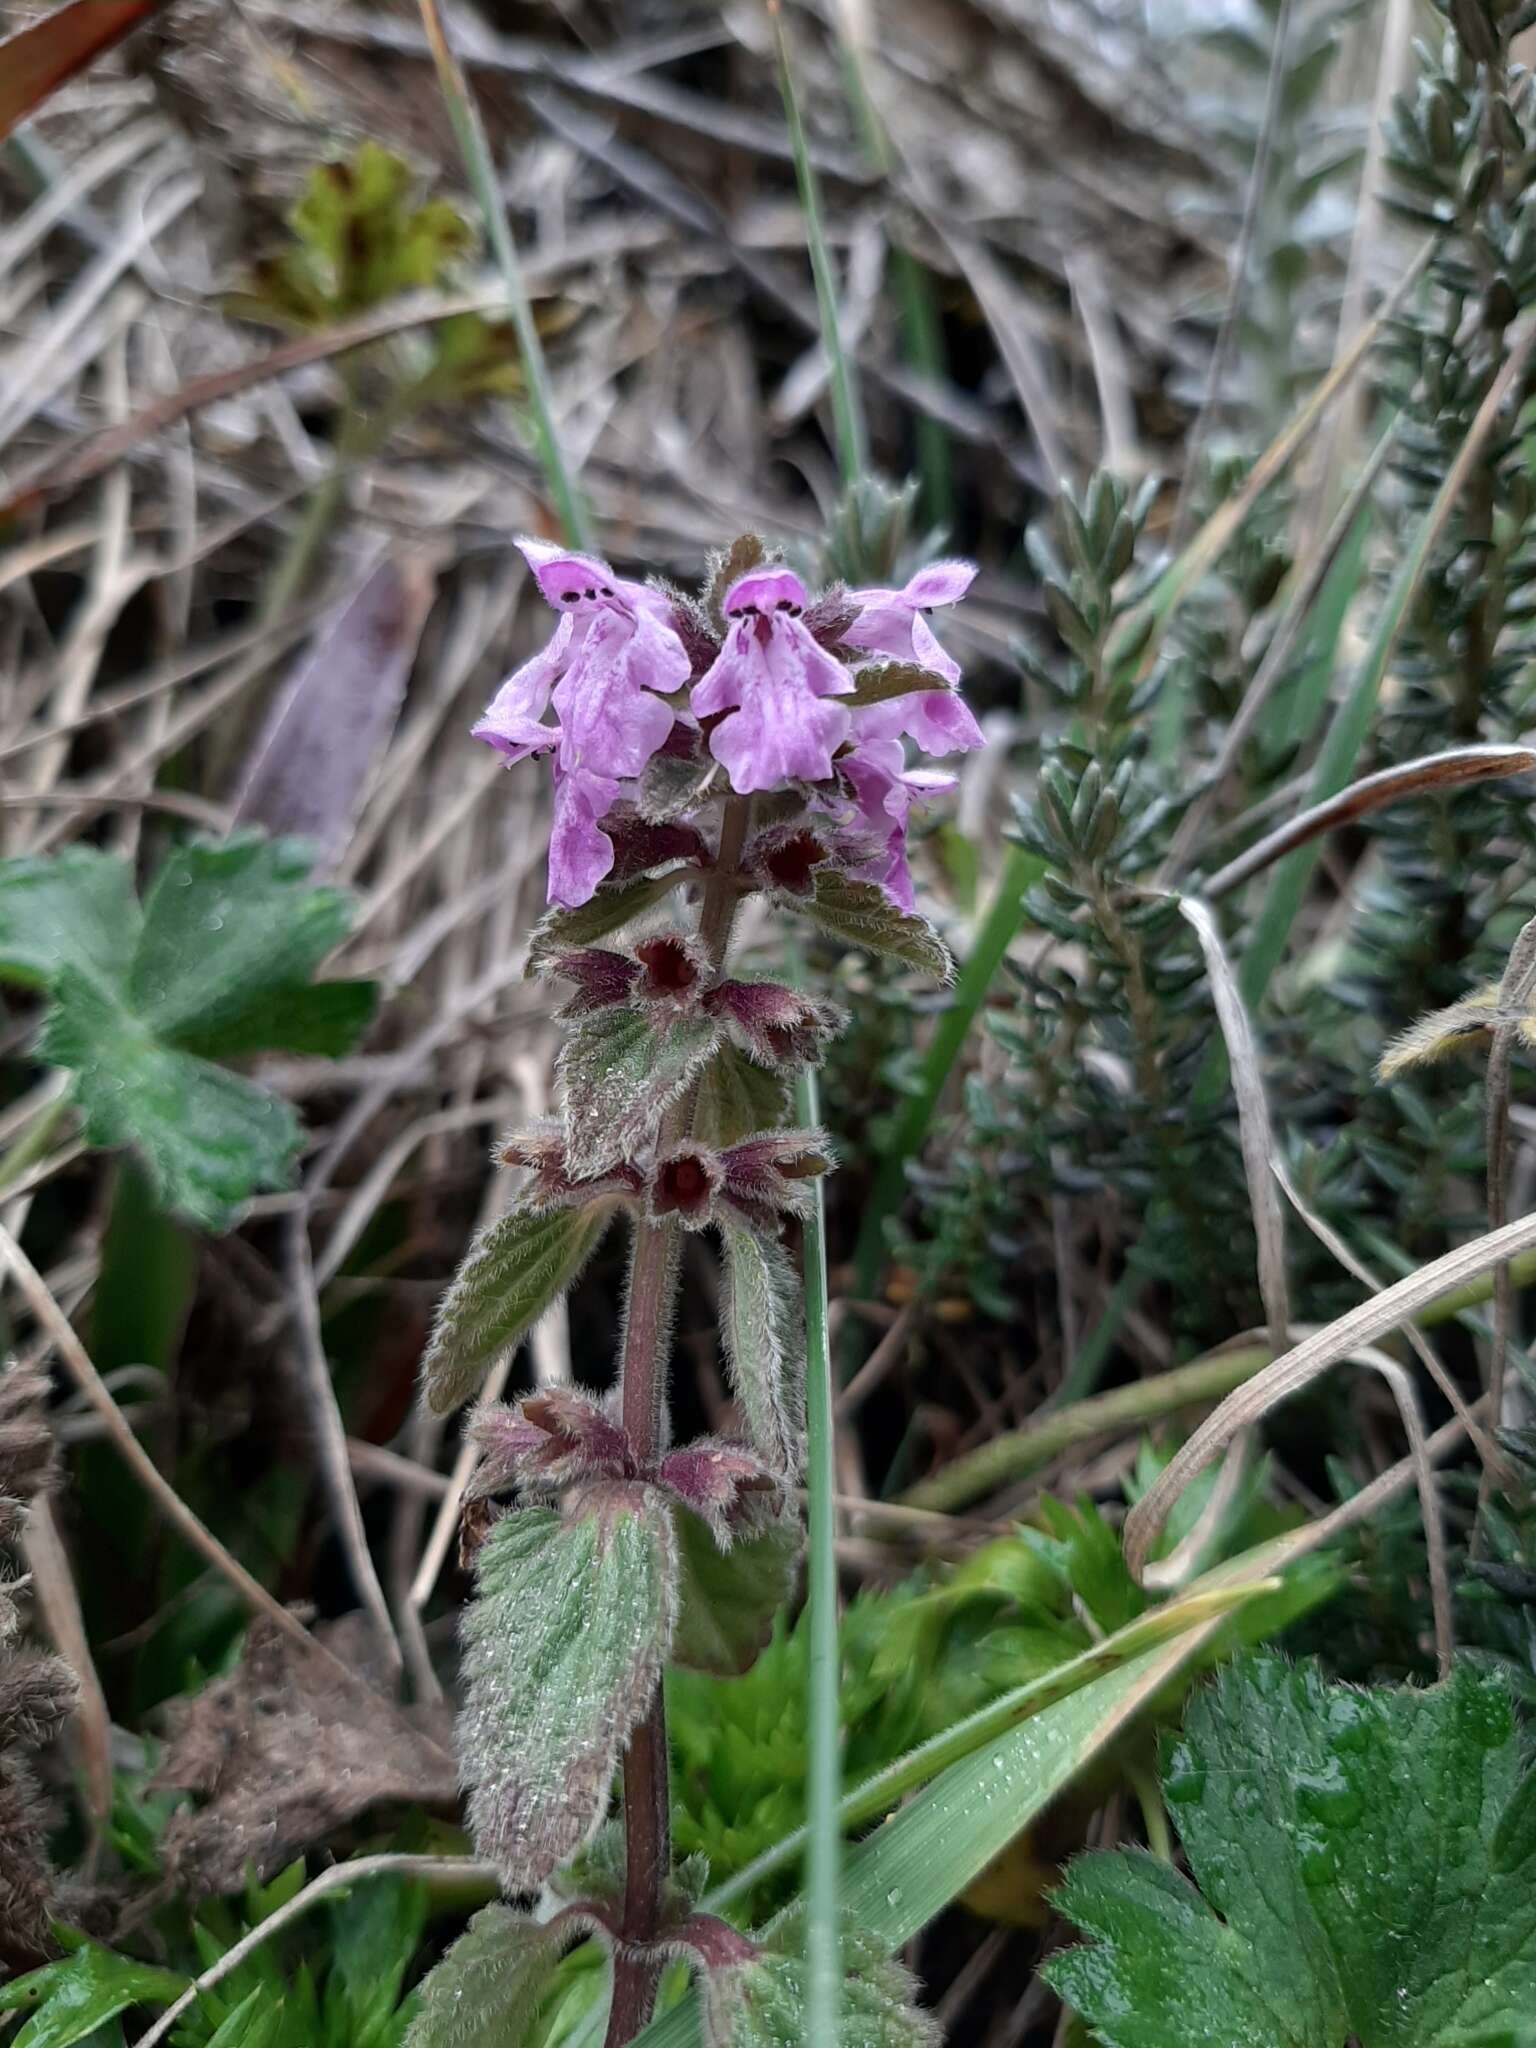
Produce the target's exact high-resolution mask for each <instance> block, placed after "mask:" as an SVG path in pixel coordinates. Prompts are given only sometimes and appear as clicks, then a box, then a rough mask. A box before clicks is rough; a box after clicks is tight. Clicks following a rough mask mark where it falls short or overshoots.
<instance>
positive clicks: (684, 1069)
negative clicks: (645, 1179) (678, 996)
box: [556, 1009, 719, 1175]
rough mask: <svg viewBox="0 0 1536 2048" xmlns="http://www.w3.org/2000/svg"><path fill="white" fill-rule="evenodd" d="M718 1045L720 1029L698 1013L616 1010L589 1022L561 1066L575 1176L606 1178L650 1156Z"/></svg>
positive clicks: (576, 1033) (570, 1042) (570, 1041)
mask: <svg viewBox="0 0 1536 2048" xmlns="http://www.w3.org/2000/svg"><path fill="white" fill-rule="evenodd" d="M718 1042H719V1027H718V1025H716V1024H715V1023H714V1022H713V1020H712V1019H710V1018H708V1017H702V1016H698V1015H693V1016H688V1015H683V1016H677V1015H670V1014H668V1013H666V1012H665V1011H662V1012H657V1011H655V1010H651V1011H639V1010H630V1009H616V1010H600V1011H598V1012H597V1013H596V1014H595V1015H593V1016H591V1017H584V1018H582V1019H581V1020H580V1022H578V1023H577V1025H576V1026H575V1028H574V1029H573V1030H572V1031H571V1033H570V1035H569V1036H568V1038H567V1039H566V1041H565V1045H564V1046H563V1048H562V1049H561V1053H560V1057H559V1060H558V1062H557V1065H556V1072H557V1073H558V1075H559V1079H560V1090H561V1095H562V1098H563V1101H564V1107H565V1157H566V1167H567V1170H568V1171H569V1172H571V1173H573V1174H578V1175H584V1174H592V1173H601V1172H602V1171H603V1170H604V1169H605V1168H606V1167H608V1166H610V1165H612V1164H613V1163H614V1161H616V1160H625V1159H632V1158H634V1156H635V1155H636V1154H637V1153H640V1152H643V1151H644V1150H645V1149H646V1147H647V1146H648V1145H650V1144H651V1143H652V1141H653V1140H654V1139H655V1136H656V1132H657V1130H658V1129H659V1127H660V1124H661V1120H662V1118H663V1116H665V1114H666V1112H667V1111H668V1109H669V1108H670V1107H671V1106H672V1104H673V1103H674V1102H675V1101H676V1100H677V1098H678V1097H679V1096H680V1095H681V1094H682V1092H683V1090H684V1089H685V1088H686V1087H687V1086H688V1084H689V1082H690V1081H692V1079H693V1077H694V1075H695V1074H697V1073H698V1071H699V1069H700V1068H701V1067H702V1066H703V1064H704V1062H705V1061H706V1060H707V1059H708V1058H709V1055H710V1054H711V1053H712V1052H713V1051H714V1049H715V1046H716V1045H717V1044H718Z"/></svg>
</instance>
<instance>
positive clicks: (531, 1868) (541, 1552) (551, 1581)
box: [459, 1487, 677, 1891]
mask: <svg viewBox="0 0 1536 2048" xmlns="http://www.w3.org/2000/svg"><path fill="white" fill-rule="evenodd" d="M476 1571H477V1580H478V1591H477V1594H476V1597H475V1599H474V1600H473V1601H472V1602H471V1604H470V1606H469V1608H468V1610H467V1612H466V1615H465V1620H464V1638H465V1645H466V1647H465V1656H464V1679H465V1692H466V1697H465V1704H464V1711H463V1713H462V1714H461V1716H460V1718H459V1754H460V1759H461V1763H462V1768H463V1774H464V1779H465V1782H466V1784H467V1785H468V1786H469V1788H470V1792H469V1820H470V1827H471V1829H472V1831H473V1834H474V1837H475V1841H476V1843H477V1845H478V1847H479V1850H480V1853H481V1854H482V1855H483V1856H486V1857H488V1858H489V1859H490V1860H491V1861H492V1862H493V1863H494V1864H495V1865H496V1867H497V1869H498V1871H499V1872H500V1873H501V1878H502V1882H503V1884H504V1885H505V1886H506V1887H507V1889H508V1890H509V1891H532V1890H534V1889H536V1888H537V1887H538V1886H539V1885H541V1884H543V1883H544V1881H545V1879H546V1878H548V1877H549V1875H550V1873H551V1872H552V1871H554V1870H555V1869H556V1868H557V1867H558V1866H559V1865H560V1864H562V1863H563V1862H565V1860H566V1859H567V1857H569V1856H571V1855H573V1854H574V1853H575V1851H576V1850H577V1849H579V1848H580V1847H581V1845H582V1843H583V1842H585V1841H586V1840H587V1839H588V1838H589V1836H590V1835H591V1834H592V1833H593V1831H594V1830H595V1829H596V1828H597V1826H598V1825H599V1823H600V1822H601V1821H602V1819H603V1816H604V1814H605V1813H606V1811H607V1807H608V1793H609V1788H610V1786H611V1784H612V1781H613V1774H614V1770H615V1767H616V1765H617V1763H618V1758H619V1755H620V1752H621V1751H622V1749H623V1746H624V1744H625V1742H626V1741H627V1740H628V1738H629V1735H630V1732H631V1730H632V1729H633V1728H634V1727H635V1725H636V1723H637V1722H638V1721H639V1720H640V1719H641V1717H642V1716H643V1715H644V1714H645V1712H646V1710H647V1708H648V1707H649V1705H650V1703H651V1699H652V1696H653V1695H654V1693H655V1690H656V1685H657V1681H658V1679H659V1677H660V1673H661V1666H662V1661H663V1659H664V1658H665V1656H666V1653H667V1646H668V1643H669V1642H670V1640H671V1635H672V1622H673V1616H674V1612H675V1608H676V1601H677V1559H676V1551H675V1540H674V1536H673V1530H672V1518H671V1515H670V1514H669V1513H668V1512H667V1511H666V1509H665V1507H664V1505H663V1504H662V1503H661V1501H660V1500H659V1498H658V1497H657V1496H656V1495H655V1494H653V1493H651V1492H650V1491H649V1489H647V1488H644V1487H632V1488H625V1489H622V1490H621V1489H619V1488H609V1489H604V1490H603V1491H602V1493H601V1494H600V1495H599V1494H598V1493H597V1492H596V1490H594V1492H593V1493H590V1494H588V1495H587V1496H585V1500H584V1504H583V1506H582V1508H580V1509H579V1510H575V1511H573V1516H572V1519H570V1520H565V1519H562V1517H561V1516H560V1515H558V1514H555V1513H554V1512H552V1511H550V1510H547V1509H534V1508H525V1509H523V1510H521V1511H520V1512H518V1513H516V1514H511V1515H507V1516H505V1517H504V1518H503V1519H502V1520H501V1521H499V1522H497V1523H496V1524H495V1526H494V1527H493V1528H492V1530H491V1532H490V1534H489V1535H488V1536H487V1538H486V1540H485V1542H484V1544H483V1545H482V1546H481V1549H480V1554H479V1558H478V1560H477V1566H476Z"/></svg>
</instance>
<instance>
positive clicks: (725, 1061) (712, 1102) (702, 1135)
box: [693, 1044, 786, 1151]
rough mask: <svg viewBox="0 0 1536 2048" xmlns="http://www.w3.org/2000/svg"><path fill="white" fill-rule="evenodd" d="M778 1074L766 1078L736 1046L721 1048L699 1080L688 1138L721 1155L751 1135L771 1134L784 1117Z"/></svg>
mask: <svg viewBox="0 0 1536 2048" xmlns="http://www.w3.org/2000/svg"><path fill="white" fill-rule="evenodd" d="M785 1106H786V1105H785V1087H784V1077H783V1075H782V1074H775V1073H770V1072H769V1070H768V1069H767V1068H766V1067H760V1066H758V1065H757V1063H756V1061H755V1060H749V1059H748V1058H747V1056H746V1054H745V1053H744V1052H743V1051H742V1050H741V1049H740V1047H739V1046H735V1045H729V1044H726V1045H722V1046H721V1047H720V1049H719V1051H718V1052H716V1053H715V1054H714V1055H713V1056H712V1057H711V1059H710V1061H709V1064H708V1066H706V1067H705V1069H704V1071H703V1073H702V1074H700V1076H699V1085H698V1090H697V1092H696V1094H695V1096H694V1100H693V1135H694V1136H695V1138H697V1139H698V1141H699V1143H700V1144H701V1145H710V1146H714V1147H716V1148H718V1149H720V1150H722V1151H723V1150H724V1149H725V1148H726V1147H727V1146H730V1145H735V1144H739V1143H740V1141H741V1140H742V1139H743V1138H745V1137H748V1136H750V1135H751V1133H752V1132H754V1131H773V1130H777V1129H778V1127H779V1126H780V1125H781V1124H782V1123H783V1121H784V1117H785Z"/></svg>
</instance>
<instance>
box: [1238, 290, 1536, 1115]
mask: <svg viewBox="0 0 1536 2048" xmlns="http://www.w3.org/2000/svg"><path fill="white" fill-rule="evenodd" d="M1533 340H1536V326H1527V327H1526V329H1525V331H1524V333H1523V334H1522V335H1521V336H1520V338H1519V339H1518V340H1517V341H1516V343H1515V345H1514V346H1513V347H1512V348H1511V350H1510V352H1509V355H1508V357H1507V359H1506V360H1505V364H1504V367H1503V369H1502V370H1501V371H1500V372H1499V375H1498V377H1497V379H1496V380H1495V382H1494V384H1493V386H1492V388H1491V389H1490V391H1489V393H1488V396H1487V397H1486V398H1485V399H1484V400H1483V403H1482V405H1481V407H1480V408H1479V410H1478V414H1477V418H1476V419H1475V420H1474V421H1473V423H1472V427H1471V429H1470V431H1469V432H1468V434H1467V438H1466V439H1465V441H1463V443H1462V445H1461V447H1460V448H1459V449H1458V450H1457V454H1456V460H1455V461H1454V462H1453V463H1452V464H1451V467H1450V470H1449V472H1448V473H1447V475H1446V478H1445V481H1444V482H1443V483H1442V484H1441V486H1440V489H1439V490H1438V491H1437V492H1436V494H1435V500H1434V503H1433V504H1432V505H1431V506H1430V508H1429V510H1428V511H1427V512H1426V513H1425V515H1424V517H1423V519H1422V521H1421V522H1420V524H1419V530H1418V532H1417V533H1416V534H1415V536H1414V539H1413V545H1412V546H1411V547H1410V548H1409V550H1408V553H1407V554H1406V555H1405V556H1404V557H1403V560H1402V562H1401V564H1400V565H1399V567H1398V571H1397V574H1396V576H1395V577H1394V578H1393V581H1392V587H1391V589H1390V591H1389V592H1388V593H1387V598H1386V602H1385V603H1384V604H1383V606H1382V608H1381V612H1380V615H1379V616H1378V618H1377V620H1376V626H1375V630H1374V631H1373V633H1372V634H1371V640H1370V645H1369V646H1368V647H1367V649H1366V652H1365V655H1364V658H1363V659H1362V661H1361V663H1360V667H1359V670H1358V672H1357V674H1356V676H1355V680H1354V682H1353V684H1352V685H1351V687H1350V692H1349V695H1348V696H1347V697H1346V698H1345V700H1344V702H1343V704H1342V705H1341V706H1340V708H1339V711H1338V713H1337V715H1336V716H1335V718H1334V719H1333V721H1332V723H1331V724H1330V725H1329V727H1328V734H1327V737H1326V739H1325V740H1324V742H1323V746H1322V751H1321V753H1320V754H1319V755H1318V758H1317V766H1316V769H1315V770H1314V772H1313V777H1312V786H1311V788H1310V790H1309V791H1308V793H1307V805H1308V807H1310V806H1311V805H1313V804H1318V803H1321V802H1323V801H1324V799H1325V798H1327V797H1330V796H1336V795H1337V794H1338V792H1339V791H1340V790H1341V789H1342V788H1343V787H1344V785H1345V783H1346V782H1348V780H1349V779H1350V776H1351V775H1352V773H1353V772H1354V767H1355V762H1356V761H1357V759H1358V758H1359V755H1360V750H1361V748H1362V747H1363V746H1364V745H1365V739H1366V735H1367V733H1368V732H1369V731H1370V726H1371V719H1372V717H1373V716H1374V714H1375V710H1376V699H1377V697H1378V695H1379V694H1380V691H1381V683H1382V678H1383V676H1385V674H1386V672H1387V664H1388V662H1389V661H1390V660H1391V658H1392V651H1393V649H1394V648H1395V647H1396V645H1397V640H1398V635H1399V634H1400V633H1401V631H1402V629H1403V622H1404V620H1405V619H1406V618H1407V616H1408V611H1409V607H1410V606H1411V605H1412V603H1413V600H1414V598H1415V596H1416V595H1417V594H1418V588H1419V584H1420V583H1421V581H1422V580H1423V576H1424V572H1425V570H1426V569H1427V568H1428V566H1429V561H1430V556H1431V555H1432V553H1433V552H1434V548H1435V544H1436V542H1437V541H1438V540H1439V538H1440V536H1441V534H1442V532H1443V531H1444V529H1445V524H1446V521H1447V520H1448V519H1449V517H1450V515H1451V512H1452V509H1453V508H1454V506H1455V503H1456V500H1457V499H1458V498H1459V497H1460V495H1461V492H1462V490H1463V488H1464V487H1465V485H1466V481H1467V478H1468V477H1469V476H1470V474H1471V472H1472V467H1473V465H1474V463H1475V462H1476V460H1477V457H1478V453H1479V451H1480V450H1481V448H1482V445H1483V442H1484V441H1485V440H1486V439H1487V437H1488V434H1489V433H1490V432H1491V430H1492V428H1493V424H1494V422H1495V420H1496V419H1497V418H1498V415H1499V412H1500V410H1501V409H1502V406H1503V404H1504V400H1505V398H1506V397H1507V396H1508V394H1509V391H1510V389H1511V387H1512V386H1513V385H1514V383H1515V380H1516V379H1517V378H1518V377H1519V375H1520V373H1521V370H1522V369H1523V367H1524V365H1525V361H1526V358H1527V357H1528V355H1529V354H1530V349H1531V344H1532V341H1533ZM1325 843H1326V842H1325V841H1324V840H1323V839H1316V840H1313V841H1312V842H1311V843H1310V844H1309V845H1306V846H1300V847H1298V848H1297V849H1296V851H1295V852H1294V853H1292V854H1287V856H1286V857H1285V859H1284V860H1283V861H1281V863H1280V864H1279V866H1278V867H1277V868H1276V869H1275V872H1274V875H1273V876H1272V877H1271V880H1270V885H1269V890H1268V893H1267V895H1266V896H1265V899H1264V905H1263V908H1262V910H1261V911H1260V912H1259V916H1258V919H1257V921H1256V923H1255V925H1254V929H1253V935H1252V937H1251V938H1250V939H1249V941H1248V946H1247V950H1246V951H1245V952H1244V954H1243V959H1242V965H1241V966H1240V968H1239V970H1238V985H1239V987H1240V989H1241V990H1242V995H1243V1000H1244V1002H1245V1003H1247V1005H1248V1007H1249V1008H1250V1009H1253V1008H1256V1007H1257V1005H1258V1003H1259V1002H1260V1001H1261V1000H1262V998H1263V995H1264V992H1265V990H1266V989H1267V988H1268V986H1269V978H1270V976H1271V975H1272V974H1273V972H1274V970H1275V968H1276V966H1277V965H1278V964H1279V961H1280V959H1281V957H1282V955H1283V954H1284V952H1285V949H1286V945H1287V943H1288V941H1289V939H1290V933H1291V926H1292V925H1293V924H1294V923H1295V921H1296V913H1297V912H1298V911H1299V910H1300V908H1301V904H1302V900H1303V898H1304V897H1305V895H1306V892H1307V884H1308V883H1309V882H1310V881H1311V879H1312V872H1313V870H1314V868H1315V867H1316V866H1317V863H1318V861H1319V860H1321V858H1322V854H1323V847H1324V845H1325ZM1204 1080H1205V1077H1204V1075H1202V1077H1201V1084H1200V1085H1201V1086H1202V1087H1203V1086H1204Z"/></svg>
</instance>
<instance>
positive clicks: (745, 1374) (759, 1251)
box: [720, 1216, 805, 1483]
mask: <svg viewBox="0 0 1536 2048" xmlns="http://www.w3.org/2000/svg"><path fill="white" fill-rule="evenodd" d="M720 1242H721V1246H722V1249H723V1253H724V1261H723V1270H722V1275H721V1288H720V1334H721V1336H722V1338H723V1340H724V1344H725V1358H726V1366H727V1369H728V1371H729V1374H730V1381H731V1391H732V1393H733V1394H734V1395H735V1396H736V1406H737V1408H738V1409H739V1410H740V1413H741V1420H742V1424H743V1428H744V1431H745V1434H746V1438H747V1441H748V1442H749V1443H750V1444H751V1445H752V1448H753V1449H754V1450H755V1451H756V1452H757V1453H758V1455H759V1456H760V1457H761V1458H762V1460H763V1462H764V1463H765V1464H766V1465H767V1466H768V1468H769V1470H770V1471H772V1472H776V1473H778V1474H779V1475H780V1476H781V1477H783V1478H784V1479H785V1480H787V1481H789V1482H790V1483H793V1482H794V1481H795V1480H796V1479H797V1478H798V1476H799V1473H800V1469H801V1466H802V1465H803V1463H804V1452H805V1339H804V1331H803V1328H802V1324H801V1316H800V1295H799V1290H798V1289H797V1287H796V1285H795V1272H794V1267H793V1266H792V1265H791V1264H790V1261H789V1258H788V1255H787V1254H786V1252H785V1250H784V1247H783V1246H782V1245H781V1244H779V1243H778V1242H777V1241H776V1240H775V1239H773V1238H771V1237H769V1236H767V1235H766V1234H765V1233H764V1232H762V1231H760V1230H757V1229H754V1228H753V1227H752V1226H751V1225H750V1224H747V1223H743V1222H738V1221H735V1220H733V1219H731V1218H730V1217H729V1216H727V1217H726V1218H725V1219H723V1220H722V1222H721V1225H720Z"/></svg>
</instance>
